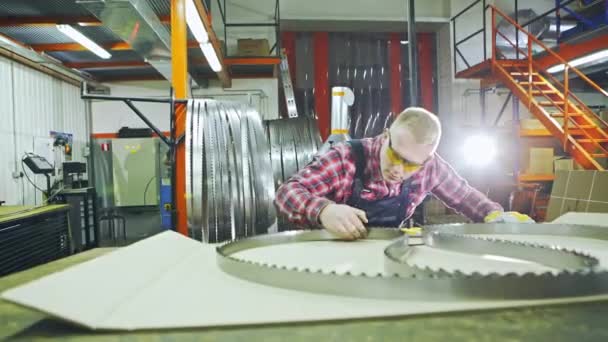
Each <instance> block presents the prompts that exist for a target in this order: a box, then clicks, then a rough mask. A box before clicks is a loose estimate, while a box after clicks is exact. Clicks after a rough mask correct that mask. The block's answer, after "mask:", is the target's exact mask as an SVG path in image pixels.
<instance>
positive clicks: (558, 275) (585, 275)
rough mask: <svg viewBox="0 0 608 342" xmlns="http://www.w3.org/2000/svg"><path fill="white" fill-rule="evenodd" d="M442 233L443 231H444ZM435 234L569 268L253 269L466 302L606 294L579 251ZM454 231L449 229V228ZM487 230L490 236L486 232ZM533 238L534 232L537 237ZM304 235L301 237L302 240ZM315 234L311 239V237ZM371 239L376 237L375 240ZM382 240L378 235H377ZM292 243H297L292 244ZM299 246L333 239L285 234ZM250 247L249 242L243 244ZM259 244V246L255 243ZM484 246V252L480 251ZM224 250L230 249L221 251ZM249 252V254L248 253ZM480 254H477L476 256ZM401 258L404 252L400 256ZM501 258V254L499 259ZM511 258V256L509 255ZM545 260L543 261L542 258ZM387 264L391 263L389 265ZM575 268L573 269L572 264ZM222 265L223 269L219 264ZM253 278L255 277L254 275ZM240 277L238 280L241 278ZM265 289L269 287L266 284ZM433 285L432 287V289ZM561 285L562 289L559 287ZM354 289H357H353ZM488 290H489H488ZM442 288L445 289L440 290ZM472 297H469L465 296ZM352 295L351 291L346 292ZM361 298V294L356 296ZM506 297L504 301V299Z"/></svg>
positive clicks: (605, 277)
mask: <svg viewBox="0 0 608 342" xmlns="http://www.w3.org/2000/svg"><path fill="white" fill-rule="evenodd" d="M442 227H443V228H442ZM442 227H439V228H437V231H439V230H441V229H445V226H442ZM454 227H455V228H457V229H460V230H462V231H463V232H465V233H467V234H470V232H469V231H468V230H467V229H464V228H463V226H461V225H458V226H454ZM484 227H485V228H483V229H479V230H480V231H481V232H480V233H473V234H488V233H487V229H488V228H487V227H488V226H487V225H486V226H484ZM500 228H501V227H500V226H499V225H496V226H494V228H492V229H495V234H500V232H501V231H500ZM426 229H427V230H428V229H429V228H428V227H427V228H426ZM432 229H433V228H431V229H430V230H429V232H428V234H427V235H428V236H432V237H436V238H437V239H438V240H440V239H450V238H456V239H467V240H470V239H475V240H479V241H486V242H490V243H504V244H511V245H513V246H519V247H522V248H535V249H538V250H540V251H543V253H555V252H558V253H568V254H569V256H570V260H569V261H568V260H566V261H565V263H564V266H566V267H558V268H557V269H552V270H550V271H544V272H538V271H536V272H530V271H520V272H513V271H510V272H496V271H492V272H489V273H488V272H479V271H477V270H475V271H468V270H461V269H446V268H443V267H436V266H432V265H425V266H420V265H417V264H415V263H414V262H412V260H411V259H409V258H404V259H402V258H392V259H390V260H391V262H390V263H388V264H387V265H391V266H390V267H391V269H390V271H389V269H388V268H387V269H386V271H387V272H386V273H382V272H378V273H375V274H368V273H366V272H359V273H357V272H353V271H351V270H348V271H346V272H340V273H338V272H337V271H336V270H329V271H328V270H327V269H317V270H311V269H310V268H307V267H291V266H290V267H287V266H276V265H274V264H273V265H269V264H259V263H254V266H260V267H267V268H271V269H273V270H276V271H277V272H283V271H287V272H298V273H303V274H311V276H314V275H315V274H316V275H323V277H322V278H323V279H325V280H327V281H331V278H332V277H341V278H344V279H345V280H344V281H353V282H356V281H357V279H363V278H365V279H368V280H369V281H378V282H382V281H388V280H394V281H399V282H403V283H402V284H403V285H404V286H408V285H407V282H408V281H410V282H411V281H414V280H416V281H429V282H431V283H432V282H434V281H441V282H440V283H438V284H452V285H453V286H452V287H451V289H452V290H453V291H465V292H463V293H466V295H467V296H469V297H470V296H475V295H476V294H475V293H473V292H471V291H469V290H468V289H467V288H468V287H470V289H474V288H475V289H478V290H481V291H480V294H479V296H480V297H494V298H514V299H515V298H519V297H518V296H522V298H549V297H560V296H572V295H576V293H577V290H575V289H572V288H571V286H569V285H568V284H575V283H579V282H580V283H588V282H592V284H596V283H597V284H602V285H599V286H592V288H585V289H582V290H580V291H582V292H581V293H584V294H600V293H608V285H603V284H607V283H608V270H605V269H602V270H597V271H596V270H594V269H593V268H592V267H587V266H593V265H595V264H596V263H599V260H598V259H597V258H595V257H593V256H592V255H591V254H590V253H589V252H587V251H581V250H577V249H572V248H565V247H563V246H561V245H557V244H555V245H552V244H543V243H536V242H526V241H515V240H509V239H498V238H488V237H486V236H470V235H467V234H460V233H458V234H454V233H452V232H446V233H438V232H437V231H435V232H434V231H433V230H432ZM450 229H451V228H450ZM484 229H485V230H486V231H484ZM371 232H373V228H372V231H370V233H371ZM533 232H534V231H533ZM533 232H532V233H530V234H532V235H535V234H534V233H533ZM300 234H303V235H300ZM311 234H312V235H311ZM315 234H317V235H316V238H312V237H311V236H315ZM604 234H605V238H603V239H604V240H608V234H606V233H604ZM371 235H373V234H371ZM282 236H283V235H282V233H278V234H274V235H272V239H273V240H274V239H277V240H279V241H280V240H281V237H282ZM378 236H380V235H378ZM294 237H296V238H295V239H294ZM257 239H260V240H264V239H265V238H264V236H259V237H257V238H256V240H257ZM298 239H299V241H302V242H303V241H332V240H333V238H332V237H331V236H329V235H327V234H320V232H319V231H318V230H317V231H315V230H306V231H297V233H294V234H291V233H289V234H287V235H285V240H284V241H285V243H287V242H289V243H293V242H298ZM246 240H248V239H239V242H234V243H241V241H246ZM447 242H448V243H450V242H451V241H447ZM243 243H246V242H243ZM256 243H257V242H256ZM230 244H231V243H226V244H222V245H221V246H222V248H217V249H216V251H217V252H218V257H220V258H221V254H222V253H224V252H227V251H232V252H231V253H234V252H236V251H237V250H239V249H238V248H235V247H233V246H230ZM271 244H272V243H266V244H264V245H271ZM479 246H481V247H479ZM479 246H477V247H476V248H481V249H480V250H481V251H483V248H486V247H485V246H484V245H483V244H481V245H479ZM223 247H226V248H223ZM249 248H253V247H249ZM246 249H247V248H246ZM387 250H388V247H387V249H385V256H386V257H388V254H387ZM409 250H410V251H411V248H409ZM476 251H477V250H476ZM398 252H400V253H401V252H403V251H401V250H399V251H398ZM406 252H407V251H406ZM498 255H500V254H498ZM506 255H509V254H506ZM547 255H551V254H547ZM541 256H542V255H541ZM573 256H574V257H578V258H580V260H579V261H576V259H572V257H573ZM223 257H225V258H229V257H228V256H223ZM535 259H538V260H541V261H542V258H540V257H536V256H535V257H534V258H533V259H532V260H535ZM387 260H389V259H387ZM239 262H240V263H243V262H242V261H239ZM573 262H574V263H573ZM576 262H580V265H584V266H585V267H579V266H572V267H570V266H567V265H568V263H570V265H577V264H576ZM218 264H220V265H221V263H218ZM243 264H245V265H249V263H243ZM393 264H395V268H394V269H393V268H392V267H393ZM554 264H557V265H559V262H556V263H554ZM400 265H402V266H405V267H404V268H403V269H401V270H400V269H399V266H400ZM254 273H255V272H254ZM237 276H238V275H237ZM262 282H263V283H267V282H264V281H262ZM417 283H418V284H421V283H419V282H417ZM431 283H429V284H431ZM560 283H561V284H562V285H561V286H560V285H559V284H560ZM353 284H354V283H353ZM484 284H485V285H484ZM527 284H532V285H530V286H531V288H527V287H526V286H527ZM441 286H444V285H441ZM492 286H498V288H497V289H495V290H493V289H492V288H491V287H492ZM316 288H324V286H322V285H318V286H316ZM467 291H468V292H467ZM347 292H348V291H347ZM357 293H359V294H360V292H357ZM505 296H506V297H505Z"/></svg>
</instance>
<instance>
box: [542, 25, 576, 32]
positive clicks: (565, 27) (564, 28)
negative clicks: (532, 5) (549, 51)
mask: <svg viewBox="0 0 608 342" xmlns="http://www.w3.org/2000/svg"><path fill="white" fill-rule="evenodd" d="M575 27H576V24H560V25H559V30H560V31H561V32H564V31H568V30H569V29H571V28H575ZM549 31H557V25H555V24H551V25H549Z"/></svg>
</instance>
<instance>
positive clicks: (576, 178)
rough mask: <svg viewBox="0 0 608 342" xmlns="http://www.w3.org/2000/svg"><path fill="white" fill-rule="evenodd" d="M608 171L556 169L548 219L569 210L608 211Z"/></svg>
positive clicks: (550, 219)
mask: <svg viewBox="0 0 608 342" xmlns="http://www.w3.org/2000/svg"><path fill="white" fill-rule="evenodd" d="M607 186H608V172H607V171H592V170H583V171H580V170H572V171H567V170H556V171H555V181H553V189H552V191H551V199H550V200H549V207H548V210H547V221H552V220H553V219H555V218H557V217H560V216H561V215H563V214H565V213H568V212H588V213H608V191H606V187H607Z"/></svg>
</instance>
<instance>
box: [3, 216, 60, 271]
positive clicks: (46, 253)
mask: <svg viewBox="0 0 608 342" xmlns="http://www.w3.org/2000/svg"><path fill="white" fill-rule="evenodd" d="M68 212H69V206H67V205H45V206H41V207H27V206H0V277H1V276H3V275H7V274H10V273H13V272H17V271H21V270H24V269H27V268H29V267H32V266H36V265H40V264H43V263H46V262H49V261H52V260H56V259H60V258H63V257H65V256H68V255H69V254H70V242H71V239H70V232H69V219H68Z"/></svg>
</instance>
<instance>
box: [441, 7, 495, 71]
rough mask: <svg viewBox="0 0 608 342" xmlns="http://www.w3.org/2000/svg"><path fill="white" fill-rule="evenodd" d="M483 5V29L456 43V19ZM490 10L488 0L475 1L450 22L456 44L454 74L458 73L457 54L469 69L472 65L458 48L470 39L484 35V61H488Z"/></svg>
mask: <svg viewBox="0 0 608 342" xmlns="http://www.w3.org/2000/svg"><path fill="white" fill-rule="evenodd" d="M480 2H481V3H482V9H481V14H482V18H483V23H482V28H481V29H479V30H477V31H475V32H473V33H471V34H469V35H468V36H466V37H465V38H463V39H461V40H459V41H458V42H457V41H456V19H458V17H460V16H461V15H463V14H464V13H465V12H467V11H468V10H470V9H471V8H473V7H474V6H475V5H477V4H478V3H480ZM487 9H488V5H486V0H475V1H473V2H472V3H471V4H470V5H468V6H467V7H465V8H464V9H463V10H461V11H460V12H458V13H457V14H456V15H455V16H453V17H452V18H451V19H450V21H451V22H452V36H453V39H452V41H453V42H454V46H453V48H454V72H456V70H457V63H456V60H457V59H456V54H458V55H459V56H460V58H462V61H463V62H464V64H465V65H466V66H467V68H470V67H471V65H470V64H469V62H468V61H467V59H466V58H465V57H464V56H463V55H462V52H460V50H459V49H458V46H459V45H460V44H462V43H464V42H466V41H468V40H469V39H471V38H473V37H475V36H477V35H478V34H480V33H483V60H484V61H485V60H486V59H487V53H486V14H485V13H486V10H487Z"/></svg>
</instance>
